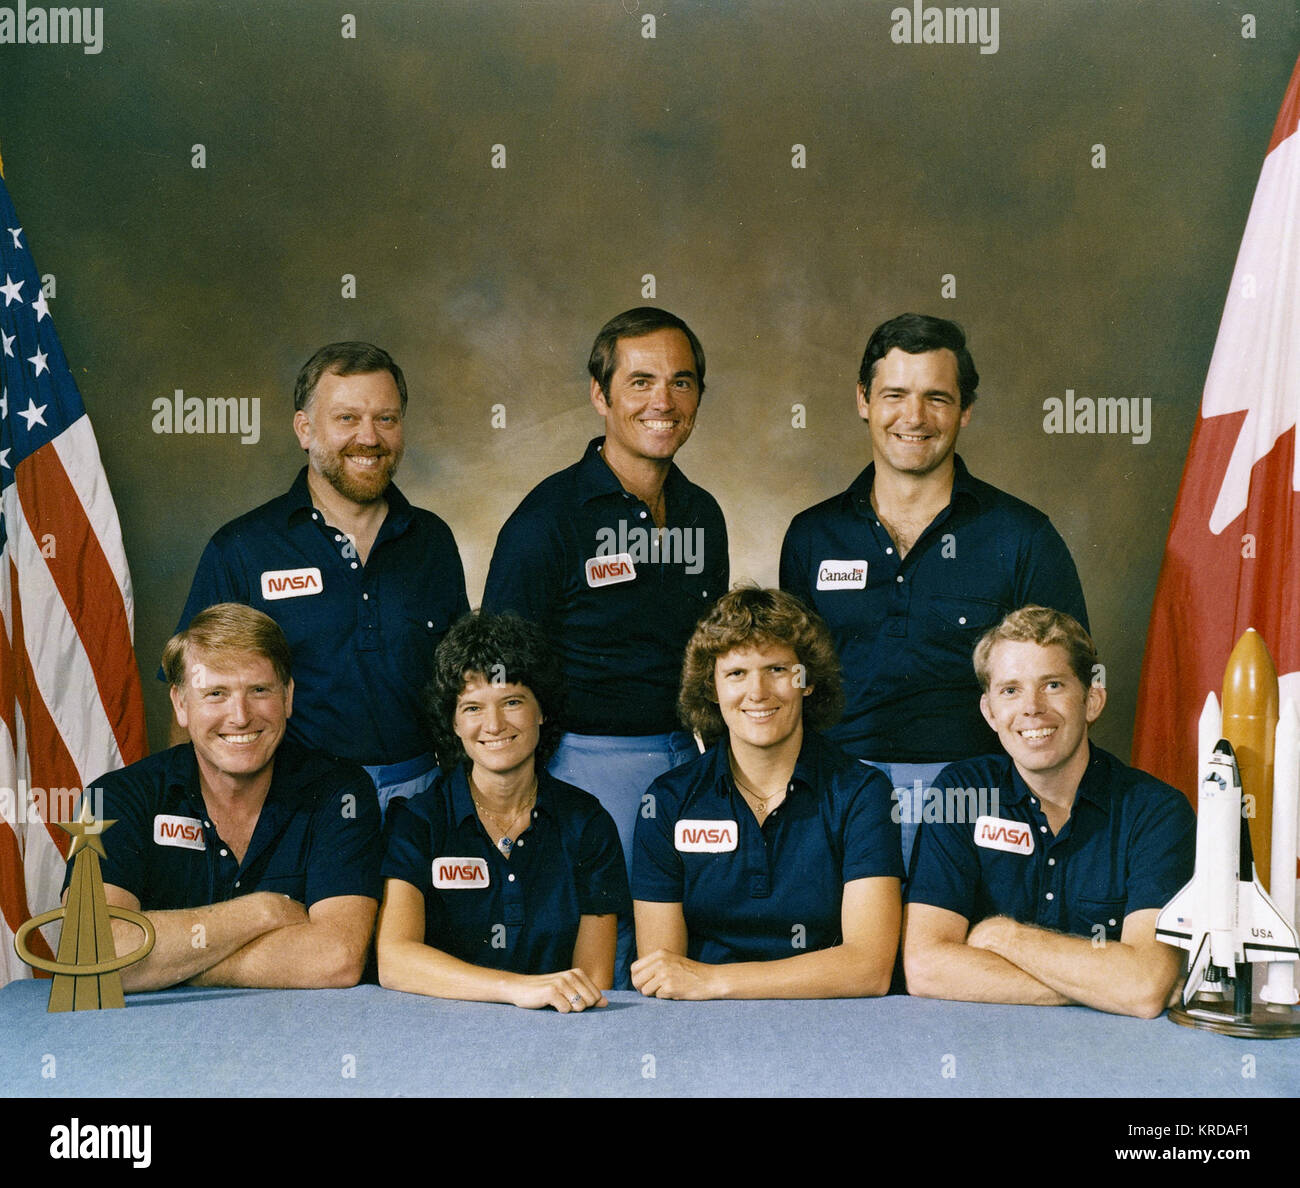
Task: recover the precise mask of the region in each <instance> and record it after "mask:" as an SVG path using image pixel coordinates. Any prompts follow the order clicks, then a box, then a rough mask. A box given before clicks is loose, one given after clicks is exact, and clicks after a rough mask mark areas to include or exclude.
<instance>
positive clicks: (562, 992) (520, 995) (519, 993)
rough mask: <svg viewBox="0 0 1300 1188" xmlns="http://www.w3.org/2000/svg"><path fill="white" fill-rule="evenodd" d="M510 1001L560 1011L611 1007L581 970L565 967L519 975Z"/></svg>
mask: <svg viewBox="0 0 1300 1188" xmlns="http://www.w3.org/2000/svg"><path fill="white" fill-rule="evenodd" d="M510 1001H511V1002H513V1003H514V1004H515V1006H520V1007H528V1008H530V1009H532V1010H536V1009H537V1008H538V1007H554V1008H555V1009H556V1010H557V1011H559V1012H560V1013H561V1014H568V1013H569V1012H570V1011H585V1010H586V1009H587V1008H588V1007H603V1006H609V1000H608V999H606V997H605V996H604V995H603V994H602V993H601V992H600V991H599V990H598V989H597V988H596V983H595V982H593V981H592V980H591V979H590V978H589V977H588V976H587V975H586V974H585V973H584V972H583V971H582V970H580V969H565V970H561V971H560V972H559V973H550V974H520V975H519V982H518V985H517V986H516V987H515V988H514V989H513V991H512V993H511V996H510Z"/></svg>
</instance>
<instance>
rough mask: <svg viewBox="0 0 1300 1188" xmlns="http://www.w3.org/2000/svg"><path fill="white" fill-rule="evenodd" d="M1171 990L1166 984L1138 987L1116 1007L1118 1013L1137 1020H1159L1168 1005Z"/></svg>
mask: <svg viewBox="0 0 1300 1188" xmlns="http://www.w3.org/2000/svg"><path fill="white" fill-rule="evenodd" d="M1170 989H1171V987H1169V986H1166V985H1164V984H1161V985H1158V986H1143V987H1138V988H1137V989H1136V990H1135V991H1134V992H1133V994H1132V995H1130V996H1128V997H1127V998H1126V999H1125V1000H1124V1001H1123V1002H1121V1003H1119V1004H1118V1005H1117V1006H1116V1013H1117V1014H1120V1015H1131V1016H1132V1017H1133V1018H1135V1019H1158V1018H1159V1017H1160V1016H1161V1015H1162V1014H1163V1013H1164V1009H1165V1007H1166V1005H1168V1002H1169V992H1170Z"/></svg>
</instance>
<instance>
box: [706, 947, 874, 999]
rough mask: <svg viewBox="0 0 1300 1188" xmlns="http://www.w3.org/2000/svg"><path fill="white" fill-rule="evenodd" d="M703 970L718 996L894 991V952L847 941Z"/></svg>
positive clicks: (831, 995)
mask: <svg viewBox="0 0 1300 1188" xmlns="http://www.w3.org/2000/svg"><path fill="white" fill-rule="evenodd" d="M703 968H704V969H706V970H708V971H709V972H708V975H707V978H708V984H709V987H710V989H711V990H712V991H714V993H713V995H712V996H713V997H715V998H873V997H877V996H879V995H882V994H885V993H887V992H888V990H889V981H890V976H891V974H892V972H893V956H892V954H891V955H890V956H888V957H882V956H881V955H880V954H879V953H878V952H876V951H875V950H874V949H873V948H872V947H870V946H867V945H849V944H843V945H835V946H833V947H832V948H829V949H818V950H816V951H815V952H812V953H799V954H797V955H796V956H794V957H778V958H776V959H775V960H773V961H739V962H735V963H727V964H721V965H705V966H703Z"/></svg>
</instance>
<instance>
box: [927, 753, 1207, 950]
mask: <svg viewBox="0 0 1300 1188" xmlns="http://www.w3.org/2000/svg"><path fill="white" fill-rule="evenodd" d="M1089 746H1090V748H1091V751H1090V755H1089V760H1088V767H1087V769H1086V770H1085V772H1084V775H1083V779H1082V780H1081V781H1080V783H1079V790H1078V792H1076V793H1075V798H1074V806H1073V808H1072V809H1071V811H1070V817H1069V820H1067V821H1066V823H1065V825H1064V826H1063V827H1062V828H1061V832H1060V833H1058V834H1056V836H1054V837H1053V836H1052V831H1051V828H1050V827H1049V826H1048V824H1047V818H1046V816H1045V815H1044V814H1043V809H1042V805H1041V804H1040V803H1039V799H1038V797H1037V796H1035V795H1034V793H1033V792H1031V791H1030V789H1029V788H1028V787H1027V786H1026V784H1025V782H1024V780H1023V779H1021V777H1020V773H1019V772H1018V771H1017V770H1016V768H1015V764H1013V763H1012V761H1011V759H1010V758H1008V757H1007V756H1006V755H988V756H985V757H983V758H980V759H970V760H966V761H964V762H961V763H953V764H950V765H949V766H947V767H945V768H944V769H943V771H942V772H940V773H939V777H938V779H936V780H935V787H936V788H937V789H939V790H940V791H942V792H944V795H945V798H947V791H946V790H947V789H948V788H955V789H975V790H976V792H977V793H979V792H980V790H981V789H984V790H990V792H991V790H992V789H995V788H996V789H997V804H996V807H995V806H993V805H992V804H991V803H990V804H983V805H982V806H981V807H980V808H979V809H978V811H979V812H980V813H982V814H986V815H983V816H980V817H979V818H977V819H976V820H974V821H972V820H962V821H955V820H950V821H944V822H937V821H922V823H921V828H920V831H919V833H918V834H917V841H916V849H915V850H914V851H913V854H912V867H911V871H910V877H909V879H908V887H907V901H908V903H928V904H931V905H933V906H934V907H941V908H947V909H948V911H950V912H956V913H957V914H958V915H959V916H964V917H965V918H966V919H967V920H969V921H970V923H971V924H972V925H975V924H978V923H979V922H980V921H981V920H983V919H985V918H986V917H988V916H1010V917H1011V918H1012V919H1014V920H1017V921H1019V922H1020V923H1021V924H1036V925H1038V926H1040V927H1042V928H1050V929H1053V930H1054V931H1057V932H1067V933H1072V934H1074V935H1076V936H1088V937H1091V936H1093V935H1095V934H1094V933H1093V928H1094V926H1095V925H1098V924H1100V925H1101V926H1102V927H1103V928H1105V930H1106V937H1107V939H1109V940H1118V939H1119V938H1120V933H1121V931H1122V930H1123V927H1124V917H1125V916H1127V915H1129V914H1130V913H1131V912H1139V911H1142V910H1143V909H1145V908H1163V907H1164V906H1165V904H1167V903H1168V902H1169V901H1170V900H1171V899H1172V898H1173V897H1174V895H1175V893H1176V892H1177V891H1178V890H1179V889H1180V888H1181V887H1182V886H1183V885H1184V884H1185V883H1186V882H1187V881H1188V880H1189V879H1190V878H1191V877H1192V870H1193V867H1194V866H1195V858H1196V814H1195V813H1194V812H1193V811H1192V807H1191V805H1189V804H1188V803H1187V798H1186V797H1185V796H1184V795H1183V794H1182V793H1181V792H1179V791H1178V790H1177V789H1176V788H1171V787H1170V786H1169V785H1168V784H1165V783H1162V782H1161V781H1160V780H1157V779H1156V778H1155V777H1154V776H1151V775H1148V774H1147V773H1146V772H1144V771H1139V770H1137V768H1134V767H1129V766H1127V765H1126V764H1124V763H1121V762H1120V761H1119V760H1118V759H1116V758H1115V756H1114V755H1112V754H1110V753H1109V752H1108V751H1103V750H1102V749H1101V748H1100V747H1098V746H1094V745H1092V744H1089ZM952 799H953V803H954V804H958V803H963V802H964V803H967V804H969V803H972V800H971V799H970V798H963V797H962V796H961V795H960V794H957V795H955V796H954V797H953V798H952ZM981 799H982V797H981ZM953 815H958V814H955V813H954V814H953ZM960 815H963V816H967V817H968V816H969V815H970V813H969V811H967V812H965V813H963V814H960ZM1002 822H1008V823H1010V824H1009V826H1008V825H1003V824H1001V823H1002Z"/></svg>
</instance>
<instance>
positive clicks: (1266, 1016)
mask: <svg viewBox="0 0 1300 1188" xmlns="http://www.w3.org/2000/svg"><path fill="white" fill-rule="evenodd" d="M1169 1017H1170V1018H1171V1019H1172V1020H1173V1021H1174V1022H1175V1023H1177V1024H1178V1025H1179V1026H1180V1027H1199V1028H1202V1029H1203V1030H1205V1031H1217V1032H1218V1033H1219V1034H1220V1035H1231V1036H1236V1037H1237V1038H1238V1039H1289V1038H1291V1037H1292V1036H1300V1010H1297V1009H1296V1008H1295V1007H1289V1006H1273V1005H1269V1004H1268V1003H1259V1002H1256V1003H1252V1004H1251V1010H1250V1013H1249V1014H1247V1015H1239V1014H1237V1012H1236V1011H1235V1010H1234V1009H1233V1002H1232V999H1230V998H1227V999H1223V998H1209V997H1206V996H1205V995H1197V996H1196V997H1195V998H1193V999H1192V1004H1191V1006H1188V1007H1184V1006H1175V1007H1170V1008H1169Z"/></svg>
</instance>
